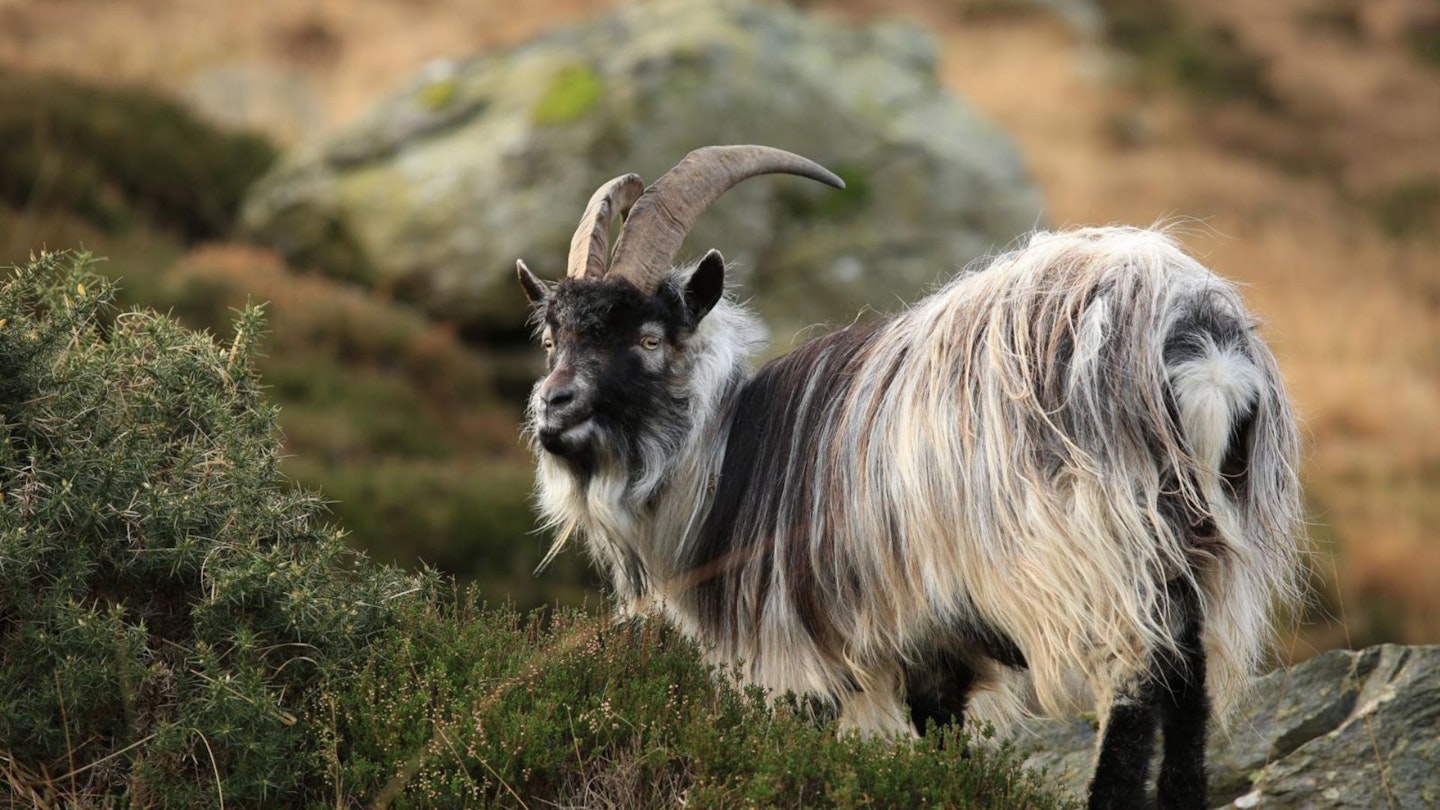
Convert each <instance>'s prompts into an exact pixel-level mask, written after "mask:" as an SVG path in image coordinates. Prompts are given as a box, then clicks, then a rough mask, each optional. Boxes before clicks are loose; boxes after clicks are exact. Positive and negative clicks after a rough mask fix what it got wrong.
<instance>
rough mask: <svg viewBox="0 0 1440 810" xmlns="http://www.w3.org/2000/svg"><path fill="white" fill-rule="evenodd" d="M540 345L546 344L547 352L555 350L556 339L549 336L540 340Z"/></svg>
mask: <svg viewBox="0 0 1440 810" xmlns="http://www.w3.org/2000/svg"><path fill="white" fill-rule="evenodd" d="M540 345H541V346H544V347H545V351H547V352H552V351H555V340H554V338H548V337H547V338H545V339H544V340H542V341H540Z"/></svg>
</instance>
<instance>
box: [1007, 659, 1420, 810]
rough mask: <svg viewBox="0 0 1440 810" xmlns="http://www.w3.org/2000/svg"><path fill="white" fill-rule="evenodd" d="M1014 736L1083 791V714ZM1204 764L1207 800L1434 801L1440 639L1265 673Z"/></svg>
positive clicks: (1087, 765) (1355, 804) (1089, 740)
mask: <svg viewBox="0 0 1440 810" xmlns="http://www.w3.org/2000/svg"><path fill="white" fill-rule="evenodd" d="M1014 741H1015V744H1016V745H1017V747H1018V748H1019V749H1020V750H1021V751H1022V752H1024V753H1026V754H1027V760H1026V761H1027V764H1028V765H1030V766H1031V767H1033V768H1044V769H1045V770H1046V774H1047V778H1048V779H1049V780H1050V781H1051V783H1052V784H1054V785H1056V786H1057V787H1060V788H1062V789H1065V790H1068V791H1070V792H1071V793H1073V794H1074V795H1076V796H1084V795H1085V789H1086V786H1087V785H1088V783H1089V779H1090V771H1091V767H1092V763H1093V757H1094V747H1095V742H1096V729H1095V725H1094V723H1093V722H1092V721H1090V720H1088V719H1086V718H1081V717H1076V718H1071V719H1067V720H1055V719H1036V720H1032V721H1029V722H1027V723H1025V724H1023V725H1022V727H1021V728H1020V729H1019V731H1018V733H1017V734H1016V735H1015V736H1014ZM1207 762H1208V765H1209V776H1210V780H1209V782H1210V784H1209V790H1210V801H1211V804H1212V805H1213V806H1215V807H1236V808H1281V809H1286V808H1405V809H1407V810H1408V808H1436V807H1440V646H1417V647H1405V646H1399V645H1392V644H1387V645H1380V646H1377V647H1371V648H1367V649H1365V650H1360V651H1358V652H1350V651H1344V650H1337V651H1332V652H1328V653H1325V654H1323V655H1319V656H1317V657H1315V658H1313V659H1311V660H1309V661H1306V662H1304V663H1302V664H1299V665H1297V666H1295V667H1291V668H1288V669H1280V670H1276V671H1274V672H1271V673H1269V674H1268V675H1266V676H1264V677H1263V678H1261V679H1259V680H1258V681H1257V683H1256V684H1255V687H1254V690H1253V692H1252V694H1251V695H1250V697H1249V699H1248V700H1246V701H1245V705H1244V706H1243V707H1242V709H1241V710H1240V711H1239V712H1238V714H1237V715H1236V716H1235V717H1233V718H1231V720H1230V724H1229V729H1228V732H1224V731H1219V730H1217V731H1215V732H1213V733H1212V734H1211V739H1210V745H1209V750H1208V753H1207ZM1158 764H1159V763H1158V762H1157V763H1156V767H1157V768H1158Z"/></svg>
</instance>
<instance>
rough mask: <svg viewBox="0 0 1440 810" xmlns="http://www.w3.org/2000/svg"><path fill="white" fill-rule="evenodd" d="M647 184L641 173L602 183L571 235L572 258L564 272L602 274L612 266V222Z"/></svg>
mask: <svg viewBox="0 0 1440 810" xmlns="http://www.w3.org/2000/svg"><path fill="white" fill-rule="evenodd" d="M644 186H645V184H644V183H642V182H641V181H640V175H638V174H625V175H621V176H619V177H617V178H615V179H613V180H611V181H610V182H608V183H605V184H604V185H602V186H600V188H598V189H596V190H595V193H594V194H593V195H591V197H590V203H589V204H588V205H586V206H585V215H584V216H582V217H580V226H579V227H578V228H576V229H575V235H574V236H572V237H570V261H569V262H567V263H566V267H565V275H566V276H568V277H570V278H599V277H600V276H603V275H605V271H606V270H608V269H610V226H611V225H612V224H614V221H615V215H616V214H619V215H620V218H621V219H622V220H623V219H624V218H625V216H626V215H627V214H629V213H630V206H632V205H634V204H635V200H636V198H637V197H639V196H640V192H641V190H642V189H643V188H644Z"/></svg>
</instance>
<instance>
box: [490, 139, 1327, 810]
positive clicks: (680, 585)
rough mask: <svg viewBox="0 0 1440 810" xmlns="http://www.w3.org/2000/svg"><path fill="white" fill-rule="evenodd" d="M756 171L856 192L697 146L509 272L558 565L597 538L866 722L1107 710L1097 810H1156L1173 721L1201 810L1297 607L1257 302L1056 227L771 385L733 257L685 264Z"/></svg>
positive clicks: (645, 599)
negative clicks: (1234, 722) (527, 329)
mask: <svg viewBox="0 0 1440 810" xmlns="http://www.w3.org/2000/svg"><path fill="white" fill-rule="evenodd" d="M766 173H788V174H795V175H800V176H803V177H806V178H809V179H812V180H817V181H819V182H823V183H826V184H829V185H831V186H835V187H837V188H843V187H844V184H843V183H842V182H841V180H840V178H838V177H837V176H835V175H834V174H832V173H831V172H829V171H827V170H826V169H824V168H823V167H821V166H819V165H818V164H815V163H813V162H811V161H809V160H807V159H805V158H802V157H799V156H798V155H793V154H791V153H788V152H784V151H781V150H777V149H771V148H768V147H758V146H728V147H707V148H704V149H699V150H697V151H695V152H692V153H690V154H689V155H688V156H687V157H686V158H685V159H684V160H683V161H682V162H681V163H680V164H678V165H677V166H676V167H675V168H674V169H672V170H670V171H669V172H667V173H666V174H665V175H664V176H662V177H661V178H660V179H659V180H658V181H657V182H656V183H655V184H654V185H652V186H650V187H649V188H648V189H644V190H643V193H642V188H641V180H640V178H639V177H638V176H636V175H633V174H629V175H623V176H621V177H617V178H615V179H614V180H612V181H610V182H608V183H606V184H604V185H603V186H601V187H600V189H599V190H597V191H596V192H595V195H594V196H593V197H592V198H591V200H590V203H589V205H588V206H587V208H586V211H585V215H584V217H583V218H582V221H581V223H580V226H579V228H578V229H577V230H576V232H575V237H574V239H573V241H572V243H571V252H570V258H569V262H568V270H567V278H566V279H564V280H562V281H560V282H558V283H557V284H556V285H554V286H553V287H551V286H549V285H547V284H545V283H543V282H541V281H540V280H539V279H538V278H537V277H536V276H535V275H534V274H533V273H532V272H531V271H530V270H529V269H528V268H527V267H526V266H525V264H524V262H523V261H522V262H517V267H518V270H519V276H520V281H521V283H522V286H523V287H524V289H525V292H526V295H527V296H528V297H529V299H530V301H531V302H532V304H533V305H534V307H535V318H536V323H537V331H538V333H539V337H540V339H541V340H542V341H543V343H544V347H545V351H546V357H547V372H546V374H545V376H544V377H543V378H542V379H541V380H540V381H539V382H538V383H537V384H536V386H535V388H534V391H533V394H532V396H531V398H530V401H529V406H528V425H527V434H528V435H529V437H530V438H531V440H532V444H533V445H534V450H535V453H536V456H537V463H538V475H537V500H538V505H539V508H540V510H541V511H542V513H543V515H544V517H545V519H546V520H547V521H548V523H549V524H550V526H551V527H552V528H553V529H554V530H555V532H556V541H555V544H554V545H553V546H552V548H551V550H550V553H549V555H547V558H546V561H547V562H548V560H549V559H550V558H551V557H553V556H554V554H556V553H558V552H559V551H560V549H562V548H563V547H564V546H565V545H566V544H567V541H568V540H570V539H571V538H572V537H575V536H577V535H579V536H583V538H584V540H585V542H586V545H587V547H588V551H589V553H590V554H591V556H592V557H593V559H594V560H595V561H596V563H597V564H598V565H599V566H600V567H601V568H603V569H604V571H605V573H606V574H608V576H609V579H610V581H611V583H612V584H613V588H614V591H615V594H616V596H617V597H618V601H619V613H620V614H621V615H622V616H624V615H630V614H634V613H639V612H642V611H645V610H647V609H648V608H649V607H650V606H657V607H658V608H659V609H660V610H662V611H663V612H664V613H665V614H666V615H667V617H668V618H669V619H670V620H671V621H673V622H674V623H675V624H677V625H678V626H679V627H680V628H681V629H682V630H683V631H684V632H685V633H687V634H688V635H690V636H692V637H695V638H697V639H699V640H700V641H701V643H702V645H704V646H705V647H706V648H707V649H708V650H710V653H709V654H710V655H711V656H712V658H713V660H714V661H716V662H719V663H724V664H727V665H729V664H733V663H734V662H736V661H742V662H743V664H742V665H741V667H742V669H741V672H742V676H743V677H744V678H746V679H748V680H749V681H751V682H753V683H756V684H760V685H762V686H763V687H765V688H767V689H769V690H773V691H775V692H785V691H793V692H795V693H797V694H799V695H805V696H811V697H814V698H818V700H819V701H820V702H822V703H824V704H828V705H830V706H832V707H835V708H836V709H838V716H839V722H840V725H841V727H842V728H844V729H854V730H858V731H860V732H862V733H868V734H915V733H924V732H925V730H926V727H927V723H928V722H930V721H935V722H942V723H943V722H959V721H960V720H961V719H962V717H963V713H964V712H965V710H966V708H967V705H968V704H970V703H971V700H970V699H971V697H972V695H975V696H977V698H976V701H975V706H976V707H981V704H982V703H983V701H980V699H979V697H980V696H984V697H985V698H986V700H988V701H989V703H988V706H989V708H990V709H991V710H998V711H1000V712H1002V713H1007V712H1008V713H1014V712H1016V711H1019V710H1020V709H1021V706H1020V704H1021V702H1022V697H1024V698H1028V699H1029V700H1031V701H1037V702H1038V704H1039V705H1040V707H1042V708H1044V709H1045V710H1047V711H1050V712H1059V711H1062V710H1063V709H1064V708H1066V707H1067V706H1068V705H1070V703H1069V700H1070V698H1071V697H1072V696H1073V695H1074V692H1075V688H1074V687H1075V685H1076V682H1077V679H1079V683H1081V684H1084V685H1085V686H1088V687H1089V689H1090V691H1091V692H1092V693H1093V695H1094V696H1095V698H1096V700H1097V703H1098V708H1099V709H1100V714H1101V716H1102V717H1103V718H1104V722H1103V727H1102V733H1101V740H1100V743H1099V746H1098V754H1097V758H1096V765H1095V771H1094V775H1093V778H1092V781H1091V783H1090V806H1091V807H1135V806H1140V805H1141V804H1143V802H1144V800H1145V795H1146V789H1147V787H1146V782H1147V779H1148V769H1149V767H1150V759H1151V756H1152V751H1153V748H1154V744H1155V743H1154V740H1155V733H1156V729H1157V726H1159V728H1160V729H1161V730H1162V731H1163V740H1164V747H1163V759H1162V765H1161V770H1160V775H1159V785H1158V797H1159V803H1160V805H1161V806H1162V807H1169V808H1201V807H1204V806H1205V765H1204V754H1205V737H1206V733H1207V731H1206V729H1207V724H1208V722H1209V720H1210V717H1211V713H1212V701H1213V703H1214V704H1215V706H1214V708H1215V709H1216V710H1218V712H1219V713H1220V716H1222V717H1223V714H1224V711H1225V710H1226V709H1227V708H1228V707H1229V706H1230V705H1231V704H1232V703H1233V700H1234V698H1235V697H1236V695H1237V694H1238V693H1239V690H1240V688H1241V686H1242V685H1243V684H1244V682H1245V680H1246V678H1247V677H1248V675H1249V673H1250V672H1251V671H1252V669H1253V668H1254V667H1255V665H1256V664H1257V663H1258V662H1259V660H1260V658H1261V656H1262V655H1263V654H1264V652H1265V649H1266V646H1267V642H1268V640H1269V639H1270V638H1271V636H1272V633H1273V630H1272V623H1273V615H1274V613H1273V611H1274V608H1275V607H1276V605H1277V604H1279V603H1284V602H1289V601H1293V600H1294V599H1295V598H1296V596H1297V591H1298V576H1297V569H1298V567H1299V566H1298V561H1299V555H1300V550H1299V544H1298V538H1299V525H1300V520H1299V516H1300V514H1301V511H1300V503H1299V501H1300V497H1299V481H1298V477H1297V472H1296V468H1297V463H1298V462H1297V457H1298V452H1299V450H1298V445H1299V440H1298V436H1297V431H1296V427H1295V420H1294V417H1293V414H1292V411H1291V408H1290V405H1289V403H1288V400H1287V397H1286V394H1285V392H1284V389H1283V387H1282V384H1281V381H1280V376H1279V372H1278V369H1277V366H1276V362H1275V359H1274V357H1273V356H1272V354H1271V352H1270V351H1269V349H1268V348H1267V347H1266V346H1265V344H1264V343H1263V342H1262V341H1261V339H1260V338H1259V337H1258V336H1257V334H1256V332H1255V328H1254V324H1253V322H1252V319H1251V317H1250V316H1249V315H1248V314H1247V312H1246V310H1245V308H1244V306H1243V304H1242V302H1241V300H1240V297H1239V295H1238V294H1237V293H1236V291H1235V289H1234V288H1233V287H1232V286H1231V285H1230V284H1228V283H1226V282H1225V281H1223V280H1221V279H1220V278H1218V277H1217V276H1215V275H1214V274H1212V273H1211V272H1210V271H1208V270H1206V269H1205V268H1204V267H1202V266H1201V265H1200V264H1199V263H1197V262H1196V261H1194V260H1193V259H1191V258H1190V257H1188V256H1187V255H1185V254H1184V253H1183V252H1182V251H1181V250H1180V249H1179V248H1177V246H1176V245H1175V244H1174V242H1173V241H1172V240H1171V239H1170V238H1169V237H1168V236H1167V235H1166V234H1164V233H1163V232H1156V231H1150V230H1142V229H1136V228H1125V227H1110V228H1092V229H1083V230H1076V231H1072V232H1068V233H1037V234H1035V235H1034V236H1033V237H1031V238H1030V239H1029V241H1028V243H1027V244H1025V245H1024V246H1023V247H1020V248H1018V249H1016V250H1014V251H1012V252H1010V253H1006V254H1004V255H1001V256H999V257H998V258H995V259H994V260H993V261H991V262H990V264H989V266H988V268H986V269H984V270H983V271H980V272H975V273H973V274H969V275H962V276H960V277H958V278H957V279H955V280H954V281H952V282H950V283H949V284H948V285H946V286H944V287H943V288H942V289H940V290H938V291H937V292H935V293H934V294H932V295H930V296H929V297H927V298H925V299H924V300H922V301H920V302H919V303H918V304H916V305H914V306H912V307H910V308H908V309H905V310H903V311H901V312H899V313H897V314H895V315H893V316H890V317H888V318H886V319H883V320H879V321H878V322H874V323H857V324H856V325H853V326H851V327H849V328H846V329H841V330H839V331H837V332H834V333H833V334H830V335H827V336H824V337H820V338H817V339H814V340H811V341H810V342H808V343H806V344H804V345H802V346H801V347H800V348H798V349H796V350H795V351H793V352H791V353H790V354H788V355H785V356H783V357H780V358H779V359H776V360H774V361H772V362H770V363H769V364H767V365H765V366H764V367H763V368H761V369H760V370H759V371H758V372H754V371H752V370H751V366H750V357H751V355H752V354H754V352H755V351H756V349H757V346H758V344H759V339H760V335H761V334H762V330H761V328H760V326H759V324H758V321H757V320H756V318H755V316H754V315H752V314H751V313H750V312H748V311H747V310H746V309H745V308H744V307H743V306H741V305H739V304H737V303H735V302H733V301H731V300H729V299H728V298H726V296H725V295H724V287H725V261H724V259H723V258H722V256H721V255H720V253H719V252H717V251H714V250H711V251H709V252H708V253H706V254H705V255H704V256H703V257H702V258H701V259H700V260H699V262H698V263H695V264H692V265H687V266H682V267H678V268H676V267H672V261H673V257H674V256H675V254H676V253H677V251H678V249H679V247H680V244H681V241H682V240H683V239H684V236H685V234H686V232H687V231H688V230H689V228H690V227H691V226H692V225H693V224H694V222H695V221H696V219H697V218H698V217H699V215H700V213H701V212H702V211H703V210H704V209H705V208H706V206H708V205H709V204H710V203H712V202H713V201H714V200H715V199H717V198H718V197H719V196H720V195H721V194H723V193H724V192H725V191H726V190H727V189H729V188H731V187H733V186H734V185H735V184H737V183H739V182H741V181H743V180H745V179H747V178H749V177H753V176H755V175H759V174H766ZM617 217H619V218H620V219H622V220H623V221H624V224H623V227H622V229H621V231H620V236H619V238H618V241H617V243H616V245H615V249H614V252H613V256H612V254H611V251H610V250H609V242H608V237H609V233H610V230H611V227H612V223H613V221H614V220H615V219H616V218H617ZM542 565H543V563H542ZM1022 673H1023V674H1022ZM1022 692H1024V695H1023V696H1022ZM907 709H908V712H907ZM907 714H908V717H907Z"/></svg>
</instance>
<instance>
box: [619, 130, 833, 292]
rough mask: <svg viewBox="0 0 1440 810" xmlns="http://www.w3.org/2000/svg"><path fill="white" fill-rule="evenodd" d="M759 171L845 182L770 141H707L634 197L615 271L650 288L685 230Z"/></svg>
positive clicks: (646, 288)
mask: <svg viewBox="0 0 1440 810" xmlns="http://www.w3.org/2000/svg"><path fill="white" fill-rule="evenodd" d="M759 174H796V175H799V176H801V177H808V178H810V179H811V180H816V181H819V182H821V183H824V184H826V185H829V186H834V187H835V188H844V187H845V181H843V180H841V179H840V178H839V177H837V176H835V174H834V173H833V172H831V171H830V170H828V169H826V168H825V167H824V166H821V165H820V164H818V163H815V162H814V161H811V160H808V159H806V158H803V157H800V156H799V155H796V154H793V153H791V152H786V151H785V150H783V149H774V148H771V147H769V146H707V147H704V148H703V149H696V150H695V151H693V152H691V153H690V154H688V155H686V156H685V159H684V160H681V161H680V162H679V163H678V164H676V165H675V168H673V169H671V170H670V171H668V172H666V173H665V174H664V175H663V176H661V177H660V179H659V180H656V181H655V183H654V184H653V185H651V186H650V187H649V188H647V189H645V193H644V194H642V195H640V199H639V200H637V201H636V202H635V207H634V209H633V210H632V211H631V212H630V217H629V219H627V220H626V221H625V226H624V227H623V228H621V229H620V240H619V241H618V242H617V243H616V244H615V261H614V263H613V267H614V273H615V274H617V275H619V276H621V277H623V278H626V279H628V280H629V281H630V282H631V283H632V284H634V285H635V286H636V287H639V288H640V289H642V290H644V291H646V292H654V291H655V288H656V287H657V286H658V285H659V283H660V279H661V277H663V276H664V275H665V273H666V271H668V270H669V269H670V262H671V261H673V260H674V258H675V253H676V252H677V251H679V250H680V243H681V242H683V241H685V234H686V233H688V232H689V231H690V228H691V227H693V226H694V225H695V222H696V220H698V219H699V218H700V215H701V214H702V213H704V211H705V209H706V208H708V207H709V206H710V204H711V203H713V202H715V200H717V199H719V197H720V195H721V194H724V193H725V192H727V191H729V190H730V189H731V188H733V187H735V185H736V184H738V183H739V182H741V181H742V180H746V179H749V178H751V177H754V176H756V175H759Z"/></svg>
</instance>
